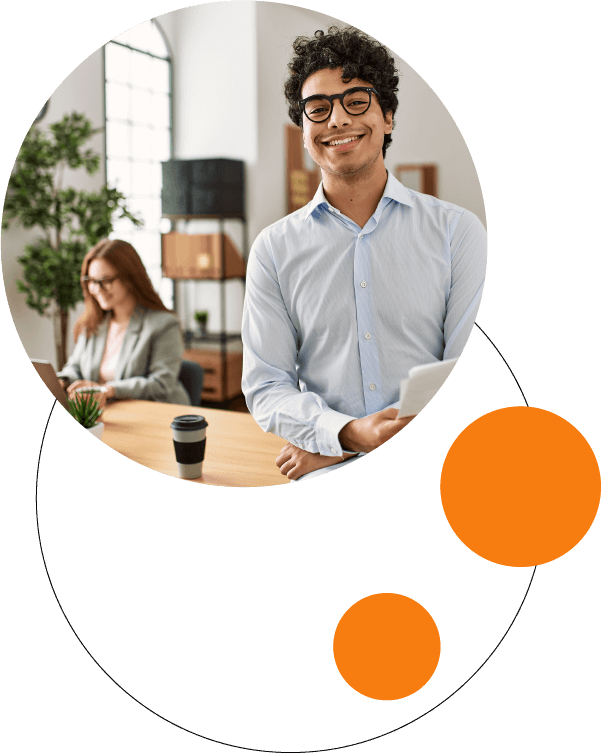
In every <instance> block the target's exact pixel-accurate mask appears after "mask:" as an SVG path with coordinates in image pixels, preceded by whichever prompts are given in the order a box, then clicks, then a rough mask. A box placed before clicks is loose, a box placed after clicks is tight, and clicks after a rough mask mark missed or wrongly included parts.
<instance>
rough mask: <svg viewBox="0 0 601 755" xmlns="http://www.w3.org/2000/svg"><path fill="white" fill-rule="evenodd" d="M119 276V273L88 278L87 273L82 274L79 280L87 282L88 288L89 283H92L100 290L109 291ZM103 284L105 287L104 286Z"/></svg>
mask: <svg viewBox="0 0 601 755" xmlns="http://www.w3.org/2000/svg"><path fill="white" fill-rule="evenodd" d="M120 277H121V276H120V275H112V276H108V277H106V278H90V276H89V275H84V276H83V277H82V278H81V282H82V283H87V285H88V289H89V288H90V283H93V284H94V285H95V286H98V288H99V289H100V290H101V291H110V290H111V288H112V285H113V283H114V282H115V281H116V280H117V278H120ZM105 285H106V286H107V288H105Z"/></svg>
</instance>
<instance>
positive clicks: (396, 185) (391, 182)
mask: <svg viewBox="0 0 601 755" xmlns="http://www.w3.org/2000/svg"><path fill="white" fill-rule="evenodd" d="M384 199H394V201H395V202H398V203H399V204H406V205H408V206H409V207H413V205H414V201H413V197H412V196H411V193H410V192H409V190H408V189H407V188H405V187H404V186H403V184H402V183H401V182H400V181H398V180H397V179H396V178H395V177H394V176H393V175H392V173H391V172H390V171H388V180H387V181H386V186H385V187H384V193H383V194H382V199H381V200H380V202H379V203H378V207H380V206H381V204H382V200H384ZM323 205H325V206H326V207H327V206H329V204H328V200H327V199H326V197H325V194H324V193H323V181H322V182H321V183H320V184H319V186H318V187H317V191H316V192H315V196H314V197H313V199H312V200H311V201H310V202H309V204H308V205H305V208H304V209H305V212H304V216H303V220H307V218H309V217H310V216H311V215H312V214H313V213H314V212H315V210H317V208H318V207H322V206H323Z"/></svg>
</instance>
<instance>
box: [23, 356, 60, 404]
mask: <svg viewBox="0 0 601 755" xmlns="http://www.w3.org/2000/svg"><path fill="white" fill-rule="evenodd" d="M31 363H32V364H33V366H34V367H35V369H36V372H37V373H38V375H39V376H40V377H41V378H42V380H43V381H44V383H46V387H47V388H48V390H49V391H50V393H52V395H53V396H54V398H55V399H56V400H57V401H58V402H59V404H60V405H61V406H64V407H65V409H66V410H67V411H69V404H68V403H67V394H66V393H65V391H64V389H63V386H62V385H61V384H60V381H59V379H58V377H57V375H56V372H55V371H54V367H53V366H52V364H51V363H50V362H46V361H45V360H44V359H32V360H31Z"/></svg>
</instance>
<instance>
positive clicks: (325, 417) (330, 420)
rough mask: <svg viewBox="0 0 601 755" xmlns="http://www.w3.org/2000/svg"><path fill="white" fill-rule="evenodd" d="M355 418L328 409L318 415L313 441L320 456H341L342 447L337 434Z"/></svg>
mask: <svg viewBox="0 0 601 755" xmlns="http://www.w3.org/2000/svg"><path fill="white" fill-rule="evenodd" d="M354 419H356V417H350V416H349V415H348V414H341V413H340V412H337V411H334V409H330V410H328V411H326V412H323V413H322V414H320V416H319V419H318V420H317V423H316V425H315V441H316V443H317V448H318V450H319V453H320V454H321V455H322V456H342V453H343V451H342V446H341V445H340V440H339V439H338V433H339V432H340V431H341V430H342V428H343V427H344V426H345V425H347V424H348V423H349V422H352V421H353V420H354Z"/></svg>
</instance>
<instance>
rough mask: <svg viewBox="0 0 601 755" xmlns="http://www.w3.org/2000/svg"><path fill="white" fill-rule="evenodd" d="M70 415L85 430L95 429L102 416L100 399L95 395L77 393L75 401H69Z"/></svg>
mask: <svg viewBox="0 0 601 755" xmlns="http://www.w3.org/2000/svg"><path fill="white" fill-rule="evenodd" d="M67 403H68V405H69V413H70V414H71V416H72V417H75V419H76V420H77V421H78V422H79V424H80V425H82V426H83V427H85V428H90V427H94V425H96V424H97V423H98V419H99V417H100V415H101V414H102V409H101V408H100V404H99V403H98V399H97V398H96V396H95V395H94V394H93V393H76V394H75V398H74V399H67Z"/></svg>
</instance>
